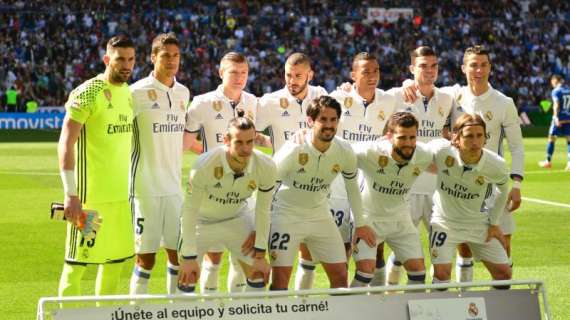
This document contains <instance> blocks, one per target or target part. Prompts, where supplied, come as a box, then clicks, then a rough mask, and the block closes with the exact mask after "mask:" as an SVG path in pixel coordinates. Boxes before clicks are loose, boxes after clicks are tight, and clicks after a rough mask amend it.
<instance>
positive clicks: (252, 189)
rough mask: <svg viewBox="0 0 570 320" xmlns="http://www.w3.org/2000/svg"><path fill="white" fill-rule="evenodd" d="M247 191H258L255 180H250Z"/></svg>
mask: <svg viewBox="0 0 570 320" xmlns="http://www.w3.org/2000/svg"><path fill="white" fill-rule="evenodd" d="M247 189H248V190H249V191H254V190H255V189H257V184H256V183H255V180H249V183H248V184H247Z"/></svg>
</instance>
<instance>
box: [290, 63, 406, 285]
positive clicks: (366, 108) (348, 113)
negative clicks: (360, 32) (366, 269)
mask: <svg viewBox="0 0 570 320" xmlns="http://www.w3.org/2000/svg"><path fill="white" fill-rule="evenodd" d="M350 75H351V77H352V80H353V81H354V83H353V85H352V88H351V89H350V90H349V92H346V91H344V90H336V91H334V92H333V93H331V96H332V97H333V98H335V99H336V100H337V101H338V102H339V103H340V104H341V106H342V118H341V119H340V123H339V125H338V131H337V135H338V136H339V137H341V138H343V139H345V140H347V141H350V142H358V141H374V140H377V139H378V138H380V137H382V135H383V132H384V127H385V126H386V122H387V121H388V119H389V118H390V116H391V115H392V113H393V112H394V109H395V107H396V101H395V99H394V97H393V96H392V95H390V94H387V93H386V92H384V91H382V90H380V89H378V88H377V87H378V83H379V82H380V65H379V64H378V60H377V59H376V57H374V56H373V55H371V54H369V53H367V52H362V53H359V54H357V55H356V56H355V57H354V58H353V60H352V72H351V73H350ZM331 189H332V191H331V199H330V202H329V204H330V207H331V212H332V214H333V216H334V217H335V220H336V224H337V226H338V227H339V230H340V232H341V235H342V238H343V241H344V244H345V249H346V253H347V256H349V254H350V242H351V241H352V221H351V208H350V206H349V204H348V200H347V195H346V191H345V187H344V185H343V180H342V179H340V178H337V179H336V181H335V182H333V184H332V187H331ZM310 259H311V257H310V255H308V254H305V257H303V259H302V260H301V261H302V262H303V263H301V264H300V266H301V267H303V268H302V269H301V268H300V269H299V270H298V274H297V277H298V278H300V279H301V280H296V283H300V284H301V285H300V287H298V288H297V289H309V288H311V286H312V283H313V279H314V271H312V270H314V268H315V267H314V262H311V260H310ZM377 262H378V270H379V272H382V274H383V272H384V259H383V258H382V259H381V260H377ZM299 271H301V272H299ZM381 278H384V276H382V277H381ZM373 284H374V285H379V284H378V283H375V282H374V283H373ZM382 284H383V283H382Z"/></svg>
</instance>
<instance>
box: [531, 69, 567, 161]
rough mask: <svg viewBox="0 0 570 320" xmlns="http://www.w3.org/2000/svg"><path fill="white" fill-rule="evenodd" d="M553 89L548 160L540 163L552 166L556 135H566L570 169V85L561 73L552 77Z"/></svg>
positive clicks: (547, 148)
mask: <svg viewBox="0 0 570 320" xmlns="http://www.w3.org/2000/svg"><path fill="white" fill-rule="evenodd" d="M550 84H551V85H552V87H553V88H554V89H553V90H552V102H553V109H552V110H553V115H552V124H551V125H550V130H549V131H548V144H547V147H546V160H544V161H540V162H539V163H538V165H539V166H541V167H542V168H551V167H552V163H551V160H552V154H553V153H554V146H555V142H556V137H561V136H566V145H567V149H568V163H567V165H566V171H570V87H568V86H565V85H564V78H563V77H562V76H560V75H557V74H555V75H553V76H552V78H550Z"/></svg>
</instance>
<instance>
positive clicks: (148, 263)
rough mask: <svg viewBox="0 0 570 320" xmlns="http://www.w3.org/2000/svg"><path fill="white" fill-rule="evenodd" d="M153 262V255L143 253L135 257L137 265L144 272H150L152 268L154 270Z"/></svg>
mask: <svg viewBox="0 0 570 320" xmlns="http://www.w3.org/2000/svg"><path fill="white" fill-rule="evenodd" d="M155 261H156V259H155V254H154V253H143V254H138V255H137V265H138V266H139V267H142V268H143V269H145V270H152V268H154V263H155Z"/></svg>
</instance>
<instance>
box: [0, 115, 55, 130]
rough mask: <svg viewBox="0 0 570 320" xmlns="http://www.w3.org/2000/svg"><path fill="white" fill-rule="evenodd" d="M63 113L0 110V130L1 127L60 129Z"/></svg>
mask: <svg viewBox="0 0 570 320" xmlns="http://www.w3.org/2000/svg"><path fill="white" fill-rule="evenodd" d="M64 116H65V113H61V112H36V113H7V112H0V130H2V129H22V130H26V129H60V128H61V125H62V123H63V117H64Z"/></svg>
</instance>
